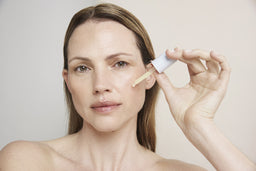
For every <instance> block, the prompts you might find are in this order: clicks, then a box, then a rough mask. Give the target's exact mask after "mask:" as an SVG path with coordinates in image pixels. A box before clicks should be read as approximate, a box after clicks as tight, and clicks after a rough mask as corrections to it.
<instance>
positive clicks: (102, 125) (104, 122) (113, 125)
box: [85, 117, 137, 133]
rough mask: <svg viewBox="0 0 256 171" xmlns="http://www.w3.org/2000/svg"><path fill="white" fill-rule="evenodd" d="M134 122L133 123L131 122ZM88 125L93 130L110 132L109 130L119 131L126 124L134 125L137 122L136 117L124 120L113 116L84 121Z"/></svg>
mask: <svg viewBox="0 0 256 171" xmlns="http://www.w3.org/2000/svg"><path fill="white" fill-rule="evenodd" d="M132 122H135V123H132ZM85 124H87V125H88V126H89V127H91V128H92V129H93V130H95V131H97V132H102V133H111V132H116V131H120V130H121V129H122V128H124V127H125V126H128V125H134V126H136V124H137V119H128V118H127V120H126V121H124V120H123V121H122V120H120V119H119V120H118V119H114V118H111V117H110V118H101V119H99V118H98V119H96V120H94V122H87V123H85Z"/></svg>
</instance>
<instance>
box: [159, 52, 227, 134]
mask: <svg viewBox="0 0 256 171" xmlns="http://www.w3.org/2000/svg"><path fill="white" fill-rule="evenodd" d="M166 55H167V57H168V58H171V59H176V60H179V61H181V62H184V63H186V64H187V67H188V71H189V75H190V82H189V83H188V84H187V85H186V86H184V87H182V88H177V87H174V86H173V85H172V83H171V82H170V81H169V79H168V77H167V76H166V75H165V74H164V73H161V74H159V73H156V72H155V74H154V75H155V77H156V80H157V82H158V83H159V85H160V87H161V88H162V90H163V92H164V94H165V97H166V100H167V102H168V104H169V107H170V110H171V113H172V115H173V117H174V119H175V120H176V122H177V124H178V125H179V126H180V127H181V129H182V130H183V131H184V130H186V128H187V127H188V126H191V124H196V123H197V121H202V120H213V118H214V114H215V112H216V110H217V108H218V107H219V105H220V103H221V101H222V99H223V97H224V95H225V92H226V90H227V85H228V82H229V77H230V67H229V65H228V63H227V61H226V58H225V57H224V56H222V55H219V54H216V53H215V52H213V51H211V52H208V51H204V50H198V49H194V50H191V51H186V50H183V49H179V48H175V51H173V52H171V51H169V50H167V51H166ZM201 60H203V61H205V63H206V66H205V65H204V64H203V63H202V62H201Z"/></svg>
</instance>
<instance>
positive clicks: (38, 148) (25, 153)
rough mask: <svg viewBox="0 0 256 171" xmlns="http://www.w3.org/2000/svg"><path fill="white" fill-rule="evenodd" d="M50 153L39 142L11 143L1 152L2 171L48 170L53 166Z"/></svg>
mask: <svg viewBox="0 0 256 171" xmlns="http://www.w3.org/2000/svg"><path fill="white" fill-rule="evenodd" d="M49 151H50V150H49V147H48V146H46V145H44V144H42V143H39V142H30V141H15V142H11V143H9V144H8V145H6V146H5V147H4V148H3V149H2V150H1V151H0V170H7V171H12V170H47V168H48V167H50V165H51V155H50V152H49Z"/></svg>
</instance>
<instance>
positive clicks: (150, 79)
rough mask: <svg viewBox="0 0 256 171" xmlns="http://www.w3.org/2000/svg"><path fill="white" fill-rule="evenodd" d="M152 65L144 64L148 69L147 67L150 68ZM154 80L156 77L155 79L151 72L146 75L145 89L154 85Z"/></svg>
mask: <svg viewBox="0 0 256 171" xmlns="http://www.w3.org/2000/svg"><path fill="white" fill-rule="evenodd" d="M152 67H153V66H152V64H148V65H147V66H146V68H147V70H149V69H150V68H152ZM155 82H156V79H155V77H154V75H153V74H151V75H150V76H148V77H147V78H146V89H151V88H152V87H153V86H154V84H155Z"/></svg>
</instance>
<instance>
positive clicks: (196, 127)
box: [182, 117, 216, 144]
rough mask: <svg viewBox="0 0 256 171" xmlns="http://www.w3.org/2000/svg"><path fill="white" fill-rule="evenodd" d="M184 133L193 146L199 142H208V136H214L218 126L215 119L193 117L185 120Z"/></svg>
mask: <svg viewBox="0 0 256 171" xmlns="http://www.w3.org/2000/svg"><path fill="white" fill-rule="evenodd" d="M182 131H183V133H184V134H185V136H186V137H187V138H188V139H189V140H190V141H191V142H192V143H193V144H194V143H195V142H198V141H199V142H201V143H202V141H206V140H207V136H209V135H213V133H214V132H215V131H216V126H215V123H214V121H213V119H209V118H202V117H193V118H189V119H184V125H183V127H182ZM196 144H197V143H196Z"/></svg>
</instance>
